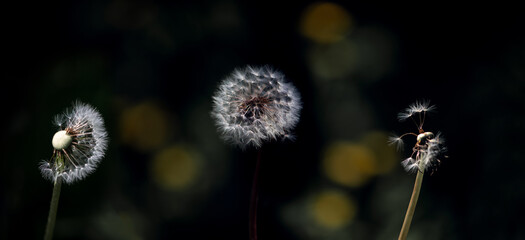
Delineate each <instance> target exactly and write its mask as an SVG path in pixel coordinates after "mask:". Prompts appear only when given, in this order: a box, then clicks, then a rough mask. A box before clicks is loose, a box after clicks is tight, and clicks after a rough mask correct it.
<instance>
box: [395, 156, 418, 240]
mask: <svg viewBox="0 0 525 240" xmlns="http://www.w3.org/2000/svg"><path fill="white" fill-rule="evenodd" d="M422 163H423V161H420V163H419V169H418V170H417V176H416V182H415V183H414V190H412V196H411V197H410V203H409V204H408V209H407V212H406V215H405V220H404V221H403V226H402V227H401V232H400V233H399V238H398V239H399V240H405V239H406V238H407V235H408V230H409V229H410V224H411V223H412V217H413V216H414V211H415V210H416V204H417V199H418V198H419V192H420V190H421V183H423V175H424V171H425V169H424V167H423V165H422Z"/></svg>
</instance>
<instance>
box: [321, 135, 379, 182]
mask: <svg viewBox="0 0 525 240" xmlns="http://www.w3.org/2000/svg"><path fill="white" fill-rule="evenodd" d="M323 170H324V173H325V175H326V176H327V177H328V178H329V179H330V180H332V181H334V182H336V183H339V184H341V185H344V186H348V187H359V186H361V185H363V184H364V183H366V182H367V181H368V180H369V179H370V177H372V176H373V175H375V174H376V172H377V164H376V159H375V155H374V153H373V152H372V151H371V150H370V149H369V148H368V147H367V146H365V145H360V144H355V143H351V142H335V143H332V144H331V145H329V146H328V148H327V149H326V151H325V154H324V158H323Z"/></svg>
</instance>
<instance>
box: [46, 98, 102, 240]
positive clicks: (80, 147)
mask: <svg viewBox="0 0 525 240" xmlns="http://www.w3.org/2000/svg"><path fill="white" fill-rule="evenodd" d="M54 123H55V124H56V125H57V126H58V131H57V132H56V133H55V135H54V136H53V138H52V140H51V144H52V146H53V154H52V155H51V159H49V161H42V163H41V164H40V171H41V172H42V175H43V176H44V178H46V179H49V180H51V181H53V182H54V187H53V196H52V198H51V207H50V210H49V217H48V222H47V227H46V233H45V237H44V238H45V239H51V238H52V236H53V229H54V225H55V218H56V212H57V207H58V199H59V196H60V188H61V184H62V182H65V183H68V184H71V183H74V182H76V181H79V180H82V179H83V178H85V177H86V176H87V175H88V174H90V173H91V172H93V171H94V170H95V169H96V167H97V164H98V163H99V162H100V160H101V159H102V157H104V153H105V151H106V148H107V142H108V137H107V132H106V129H105V127H104V120H103V119H102V117H101V115H100V113H98V111H97V110H96V109H94V108H93V107H91V106H90V105H88V104H84V103H81V102H75V103H74V104H73V107H72V108H71V109H68V110H66V111H65V112H64V113H63V114H60V115H57V116H56V117H55V121H54Z"/></svg>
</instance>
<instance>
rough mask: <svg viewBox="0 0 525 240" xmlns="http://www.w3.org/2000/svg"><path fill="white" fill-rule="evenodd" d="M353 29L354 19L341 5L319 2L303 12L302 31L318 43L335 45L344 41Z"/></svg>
mask: <svg viewBox="0 0 525 240" xmlns="http://www.w3.org/2000/svg"><path fill="white" fill-rule="evenodd" d="M351 27H352V18H351V16H350V14H349V13H348V11H346V10H345V9H344V8H343V7H341V6H340V5H337V4H335V3H330V2H319V3H314V4H312V5H310V6H309V7H308V8H306V10H305V11H304V12H303V15H302V18H301V21H300V31H301V34H303V35H304V36H305V37H307V38H309V39H311V40H313V41H315V42H318V43H333V42H337V41H339V40H341V39H343V38H344V37H345V36H346V34H348V32H349V31H350V28H351Z"/></svg>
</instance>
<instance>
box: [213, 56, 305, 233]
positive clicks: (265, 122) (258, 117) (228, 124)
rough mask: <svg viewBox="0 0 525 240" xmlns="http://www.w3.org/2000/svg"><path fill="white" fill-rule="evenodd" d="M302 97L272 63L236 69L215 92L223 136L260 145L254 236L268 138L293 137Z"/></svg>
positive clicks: (236, 142)
mask: <svg viewBox="0 0 525 240" xmlns="http://www.w3.org/2000/svg"><path fill="white" fill-rule="evenodd" d="M301 107H302V106H301V97H300V96H299V92H298V91H297V89H296V88H295V87H294V86H293V85H292V84H291V83H290V82H288V81H286V80H285V78H284V75H283V74H282V73H280V72H278V71H275V70H272V69H271V68H270V67H268V66H265V67H250V66H247V67H245V68H242V69H237V70H235V71H233V73H232V74H231V75H229V76H228V77H226V78H225V79H224V80H223V81H222V82H221V83H220V85H219V89H218V90H217V92H216V93H215V95H214V96H213V110H212V112H211V116H212V118H213V119H214V120H215V123H216V125H217V128H218V130H219V132H220V135H221V137H222V138H223V139H224V140H225V141H226V142H229V143H231V144H233V145H236V146H239V147H240V148H242V149H244V148H247V147H255V148H259V154H258V157H257V162H256V167H255V174H254V177H253V185H252V196H251V203H250V239H252V240H253V239H257V225H256V221H257V181H258V180H257V179H258V174H259V165H260V158H261V157H260V155H261V150H260V148H261V146H262V145H263V143H264V142H267V141H273V140H284V139H291V138H293V134H292V130H293V128H294V127H295V125H296V124H297V122H298V121H299V112H300V110H301Z"/></svg>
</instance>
